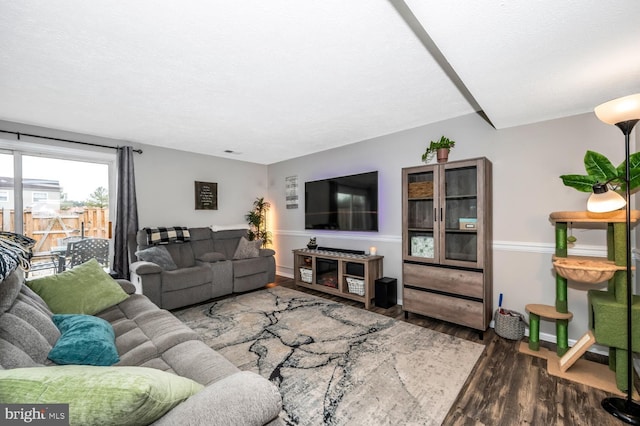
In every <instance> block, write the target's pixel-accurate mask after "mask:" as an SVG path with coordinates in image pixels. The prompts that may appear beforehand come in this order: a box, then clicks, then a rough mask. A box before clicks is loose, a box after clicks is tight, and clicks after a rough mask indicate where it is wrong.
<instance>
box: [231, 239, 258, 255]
mask: <svg viewBox="0 0 640 426" xmlns="http://www.w3.org/2000/svg"><path fill="white" fill-rule="evenodd" d="M261 246H262V240H254V241H249V240H248V239H246V238H245V237H242V238H240V241H239V242H238V247H237V248H236V251H235V253H234V254H233V260H236V259H250V258H252V257H258V255H259V254H260V247H261Z"/></svg>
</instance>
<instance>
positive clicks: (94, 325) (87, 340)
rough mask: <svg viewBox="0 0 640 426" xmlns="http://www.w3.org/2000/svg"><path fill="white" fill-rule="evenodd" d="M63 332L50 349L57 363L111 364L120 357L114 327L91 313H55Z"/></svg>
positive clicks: (52, 357)
mask: <svg viewBox="0 0 640 426" xmlns="http://www.w3.org/2000/svg"><path fill="white" fill-rule="evenodd" d="M53 322H54V324H55V325H56V326H57V327H58V329H59V330H60V333H62V335H61V336H60V338H59V339H58V341H57V342H56V344H55V345H54V346H53V348H52V349H51V351H50V352H49V356H48V358H49V359H50V360H51V361H53V362H55V363H56V364H79V365H105V366H106V365H113V364H115V363H116V362H118V361H119V360H120V358H118V350H117V349H116V342H115V337H116V336H115V333H114V332H113V327H111V324H109V323H108V322H107V321H105V320H103V319H102V318H98V317H94V316H92V315H69V314H65V315H54V316H53Z"/></svg>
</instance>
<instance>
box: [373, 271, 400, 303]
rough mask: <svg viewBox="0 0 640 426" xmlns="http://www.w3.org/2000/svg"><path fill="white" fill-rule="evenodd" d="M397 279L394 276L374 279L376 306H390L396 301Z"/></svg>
mask: <svg viewBox="0 0 640 426" xmlns="http://www.w3.org/2000/svg"><path fill="white" fill-rule="evenodd" d="M397 292H398V280H397V279H395V278H389V277H383V278H378V279H377V280H376V294H375V298H376V306H377V307H379V308H385V309H387V308H390V307H392V306H395V305H396V303H398V298H397Z"/></svg>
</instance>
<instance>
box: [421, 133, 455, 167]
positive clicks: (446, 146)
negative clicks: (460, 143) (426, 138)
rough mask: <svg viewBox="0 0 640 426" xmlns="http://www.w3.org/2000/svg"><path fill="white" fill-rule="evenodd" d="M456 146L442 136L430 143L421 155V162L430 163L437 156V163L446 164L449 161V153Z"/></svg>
mask: <svg viewBox="0 0 640 426" xmlns="http://www.w3.org/2000/svg"><path fill="white" fill-rule="evenodd" d="M455 145H456V141H452V140H451V139H449V138H447V137H445V136H442V137H441V138H440V139H439V140H437V141H431V142H430V143H429V147H427V149H426V150H425V152H424V154H422V161H424V162H425V163H428V162H430V161H431V160H432V159H433V157H434V156H436V155H437V158H438V163H446V162H447V161H448V160H449V151H450V150H451V148H453V147H454V146H455Z"/></svg>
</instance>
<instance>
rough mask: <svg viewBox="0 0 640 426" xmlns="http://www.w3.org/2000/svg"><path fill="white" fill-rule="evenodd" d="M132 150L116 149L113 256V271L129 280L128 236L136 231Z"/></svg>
mask: <svg viewBox="0 0 640 426" xmlns="http://www.w3.org/2000/svg"><path fill="white" fill-rule="evenodd" d="M133 155H134V151H133V148H132V147H130V146H124V147H119V148H118V165H117V166H118V199H117V201H116V203H117V204H116V227H115V241H114V248H115V256H114V259H113V270H114V271H115V272H116V273H117V274H118V276H119V277H121V278H126V279H128V278H129V250H128V241H129V235H130V234H135V233H136V232H137V231H138V203H137V201H136V179H135V173H134V171H133Z"/></svg>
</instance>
